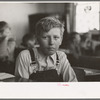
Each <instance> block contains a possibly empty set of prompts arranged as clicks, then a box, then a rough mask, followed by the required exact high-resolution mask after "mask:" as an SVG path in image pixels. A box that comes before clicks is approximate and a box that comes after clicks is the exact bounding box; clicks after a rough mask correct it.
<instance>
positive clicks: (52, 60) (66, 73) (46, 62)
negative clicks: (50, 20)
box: [15, 48, 77, 82]
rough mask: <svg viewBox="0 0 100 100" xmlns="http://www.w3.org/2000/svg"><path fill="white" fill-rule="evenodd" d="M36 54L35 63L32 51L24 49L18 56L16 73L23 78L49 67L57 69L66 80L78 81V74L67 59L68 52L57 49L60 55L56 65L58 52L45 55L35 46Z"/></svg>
mask: <svg viewBox="0 0 100 100" xmlns="http://www.w3.org/2000/svg"><path fill="white" fill-rule="evenodd" d="M33 51H34V54H35V63H33V64H31V63H32V60H31V56H30V52H29V51H28V50H24V51H22V52H21V53H20V54H19V56H18V57H17V61H16V68H15V75H16V76H20V77H23V78H27V79H28V78H29V76H30V75H31V74H32V73H33V72H34V73H36V71H43V70H49V69H56V70H57V73H58V74H59V75H60V74H61V75H62V76H63V81H65V82H72V81H73V82H75V81H77V78H76V75H75V73H74V71H73V69H72V68H71V66H70V63H69V61H68V60H67V57H66V54H65V53H64V52H62V51H57V55H58V57H59V64H58V65H56V63H57V62H56V60H57V59H56V58H57V57H56V56H57V55H56V53H55V54H53V55H51V56H48V57H47V56H45V55H43V54H42V53H39V52H38V51H37V49H36V48H33Z"/></svg>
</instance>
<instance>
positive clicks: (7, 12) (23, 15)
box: [0, 2, 64, 45]
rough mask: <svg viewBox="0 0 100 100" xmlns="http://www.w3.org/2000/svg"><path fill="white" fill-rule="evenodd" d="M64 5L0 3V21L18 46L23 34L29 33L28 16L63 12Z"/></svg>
mask: <svg viewBox="0 0 100 100" xmlns="http://www.w3.org/2000/svg"><path fill="white" fill-rule="evenodd" d="M63 11H64V4H57V3H55V4H49V3H48V4H46V3H41V4H39V3H20V2H19V3H0V21H6V22H8V23H9V24H10V26H11V28H12V34H13V36H14V37H15V38H16V42H17V44H18V45H19V44H20V43H21V39H22V37H23V35H24V34H26V33H28V32H29V19H28V15H31V14H36V13H44V12H48V13H49V12H50V13H51V12H63Z"/></svg>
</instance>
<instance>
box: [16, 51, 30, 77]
mask: <svg viewBox="0 0 100 100" xmlns="http://www.w3.org/2000/svg"><path fill="white" fill-rule="evenodd" d="M29 64H30V62H29V57H28V52H26V51H22V52H21V53H20V54H19V55H18V57H17V59H16V65H15V76H19V77H22V78H26V79H28V78H29V71H28V69H29V68H28V66H29Z"/></svg>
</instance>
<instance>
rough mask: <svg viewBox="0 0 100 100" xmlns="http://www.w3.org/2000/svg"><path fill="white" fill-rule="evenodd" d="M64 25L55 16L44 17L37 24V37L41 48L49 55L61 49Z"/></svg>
mask: <svg viewBox="0 0 100 100" xmlns="http://www.w3.org/2000/svg"><path fill="white" fill-rule="evenodd" d="M63 32H64V25H63V24H62V23H61V22H60V21H59V20H58V19H57V18H55V17H45V18H42V19H41V20H40V21H39V22H38V23H37V24H36V38H37V41H38V43H39V45H40V47H39V50H40V51H41V52H42V53H43V54H45V55H47V56H49V55H52V54H54V53H56V51H57V50H58V49H59V46H60V45H61V43H62V39H63Z"/></svg>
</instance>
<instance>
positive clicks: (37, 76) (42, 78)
mask: <svg viewBox="0 0 100 100" xmlns="http://www.w3.org/2000/svg"><path fill="white" fill-rule="evenodd" d="M29 52H30V55H31V60H32V62H34V61H35V55H34V51H33V50H32V49H29ZM58 64H59V58H58V54H57V53H56V66H57V65H58ZM29 79H31V80H34V81H36V82H63V78H62V76H61V75H58V73H57V70H56V69H49V70H44V71H36V73H34V72H33V73H32V74H31V75H30V76H29Z"/></svg>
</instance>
